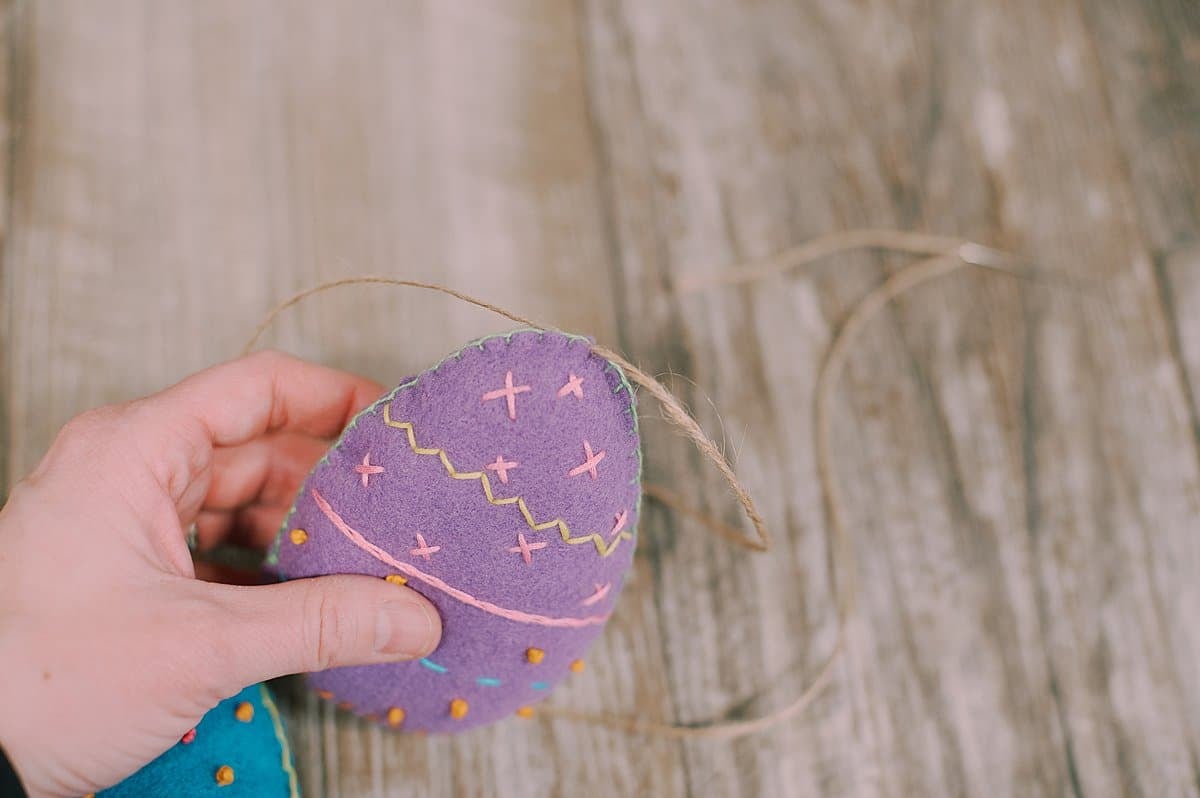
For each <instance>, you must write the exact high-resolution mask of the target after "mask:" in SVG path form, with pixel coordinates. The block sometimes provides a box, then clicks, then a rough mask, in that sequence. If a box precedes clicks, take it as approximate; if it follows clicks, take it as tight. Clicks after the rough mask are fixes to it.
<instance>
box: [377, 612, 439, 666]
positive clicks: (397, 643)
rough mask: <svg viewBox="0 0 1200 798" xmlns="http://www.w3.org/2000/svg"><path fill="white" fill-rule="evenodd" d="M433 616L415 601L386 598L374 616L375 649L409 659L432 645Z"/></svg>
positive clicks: (429, 648) (420, 654)
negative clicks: (377, 613)
mask: <svg viewBox="0 0 1200 798" xmlns="http://www.w3.org/2000/svg"><path fill="white" fill-rule="evenodd" d="M433 631H434V630H433V616H432V615H431V614H430V611H429V609H428V608H427V607H426V606H425V605H424V604H423V603H419V602H416V601H404V600H399V601H385V602H384V603H383V605H382V606H380V608H379V615H378V617H377V618H376V620H375V650H376V651H377V652H379V653H380V654H399V655H400V656H403V657H407V658H409V659H415V658H416V657H423V656H425V655H426V654H428V653H429V652H430V651H431V650H432V649H433V642H434V640H433Z"/></svg>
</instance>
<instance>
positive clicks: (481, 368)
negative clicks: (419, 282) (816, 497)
mask: <svg viewBox="0 0 1200 798" xmlns="http://www.w3.org/2000/svg"><path fill="white" fill-rule="evenodd" d="M640 498H641V448H640V442H639V438H638V427H637V415H636V411H635V409H634V397H633V391H632V388H631V387H630V384H629V382H628V380H627V379H626V378H625V375H624V373H623V372H622V371H621V369H620V368H619V367H618V366H616V365H615V364H613V363H611V362H609V361H608V360H607V359H605V358H603V357H601V356H599V355H597V354H596V353H595V352H593V351H592V347H591V343H590V342H589V341H588V340H587V339H585V338H580V337H575V336H568V335H564V334H562V333H557V332H546V331H541V330H522V331H518V332H514V333H510V334H508V335H502V336H496V337H491V338H485V339H483V340H481V341H477V342H475V343H472V344H470V345H468V346H467V347H465V348H464V349H462V350H460V351H459V352H457V353H455V354H454V355H452V356H451V357H449V358H447V359H446V360H444V361H442V362H441V363H440V364H438V365H437V366H435V367H434V368H432V369H430V370H429V371H426V372H424V373H423V374H420V375H419V376H417V377H414V378H412V379H408V380H405V381H404V382H403V383H401V384H400V385H399V386H398V387H397V388H396V389H395V390H393V391H392V392H391V393H389V394H387V395H386V396H384V397H383V398H382V399H380V400H379V401H378V402H376V403H375V404H374V405H372V406H371V407H369V408H367V409H366V410H365V411H363V412H362V413H361V414H360V415H359V416H358V417H357V418H355V420H354V421H353V422H352V423H351V424H350V426H349V427H347V428H346V430H345V431H344V432H343V433H342V436H341V438H340V439H339V440H338V441H337V443H336V444H335V445H334V446H333V448H332V449H331V450H330V451H329V453H328V455H327V456H326V457H325V458H324V459H323V460H322V461H321V462H320V463H318V464H317V466H316V467H315V468H314V470H313V472H312V473H311V474H310V475H309V477H308V479H307V480H306V481H305V483H304V487H303V488H302V489H301V491H300V494H299V496H298V497H297V499H296V502H295V504H294V505H293V507H292V511H291V513H290V514H289V516H288V519H287V521H286V522H285V523H284V526H283V528H282V529H281V530H280V534H279V538H278V539H277V541H276V543H275V547H274V549H273V551H272V553H271V556H270V558H269V562H270V564H271V565H272V566H273V567H274V568H276V569H277V570H278V573H279V574H280V576H281V577H282V578H285V579H293V578H299V577H307V576H317V575H322V574H335V573H360V574H370V575H374V576H378V577H381V578H382V577H388V578H390V579H391V580H392V581H396V582H400V581H403V582H404V583H406V584H407V585H408V586H409V587H412V588H413V589H415V590H418V591H420V592H421V593H422V594H424V595H425V596H426V597H428V598H429V600H430V601H432V602H433V603H434V605H436V607H437V609H438V612H439V613H440V614H441V617H442V624H443V635H442V642H441V645H440V646H439V647H438V649H437V650H436V651H434V652H433V653H432V654H430V655H429V656H428V657H427V658H425V659H422V660H419V661H415V662H404V663H398V664H389V665H371V666H363V667H349V668H335V669H332V670H328V671H323V672H321V673H315V674H311V675H310V677H309V679H310V683H311V686H312V687H313V688H314V689H316V690H317V691H318V692H319V693H320V694H321V695H322V696H323V697H326V698H328V699H330V700H332V701H335V702H337V703H338V704H340V705H344V706H347V707H349V708H352V709H353V710H354V711H355V712H357V713H359V714H361V715H364V716H367V717H369V718H374V719H377V720H378V721H379V722H381V723H383V724H386V725H390V726H393V727H398V728H402V729H404V730H410V731H430V732H446V731H459V730H462V729H466V728H470V727H472V726H477V725H480V724H483V723H489V722H492V721H495V720H498V719H500V718H504V717H506V716H508V715H511V714H512V713H514V712H517V711H518V710H520V709H521V708H522V707H526V706H528V705H531V704H533V703H535V702H537V701H539V700H541V699H542V698H544V697H545V696H546V695H547V693H548V692H549V691H550V689H551V688H552V687H553V686H554V685H555V684H556V683H558V682H559V681H561V680H562V679H563V678H564V677H566V676H568V675H569V674H570V673H572V672H573V671H574V672H578V671H580V670H582V668H583V656H584V654H585V652H586V650H587V648H588V646H589V644H590V643H591V642H592V641H593V640H594V639H595V637H596V635H598V634H599V633H600V630H601V629H602V628H603V626H604V624H605V622H606V621H607V620H608V618H609V616H610V615H611V613H612V611H613V606H614V604H615V602H616V600H617V596H618V595H619V594H620V592H621V587H622V581H623V579H624V577H625V574H626V572H627V571H628V569H629V566H630V564H631V562H632V559H633V550H634V544H635V543H636V532H635V530H636V528H637V521H638V511H639V505H640Z"/></svg>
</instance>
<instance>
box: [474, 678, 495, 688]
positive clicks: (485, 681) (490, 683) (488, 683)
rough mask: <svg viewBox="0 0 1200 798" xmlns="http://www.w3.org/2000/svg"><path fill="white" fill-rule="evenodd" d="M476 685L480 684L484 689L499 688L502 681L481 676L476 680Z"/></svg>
mask: <svg viewBox="0 0 1200 798" xmlns="http://www.w3.org/2000/svg"><path fill="white" fill-rule="evenodd" d="M475 684H478V685H480V686H482V687H499V686H500V680H499V679H493V678H492V677H491V676H480V677H479V678H478V679H476V680H475Z"/></svg>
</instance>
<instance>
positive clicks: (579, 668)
mask: <svg viewBox="0 0 1200 798" xmlns="http://www.w3.org/2000/svg"><path fill="white" fill-rule="evenodd" d="M571 673H583V660H581V659H577V660H575V661H574V662H572V663H571Z"/></svg>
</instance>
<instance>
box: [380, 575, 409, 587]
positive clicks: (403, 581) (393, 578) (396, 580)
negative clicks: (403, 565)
mask: <svg viewBox="0 0 1200 798" xmlns="http://www.w3.org/2000/svg"><path fill="white" fill-rule="evenodd" d="M384 579H386V580H387V581H389V582H391V583H392V584H393V585H407V584H408V577H407V576H401V575H400V574H388V575H387V576H385V577H384Z"/></svg>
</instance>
